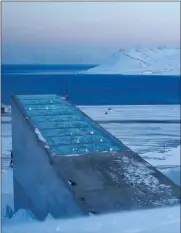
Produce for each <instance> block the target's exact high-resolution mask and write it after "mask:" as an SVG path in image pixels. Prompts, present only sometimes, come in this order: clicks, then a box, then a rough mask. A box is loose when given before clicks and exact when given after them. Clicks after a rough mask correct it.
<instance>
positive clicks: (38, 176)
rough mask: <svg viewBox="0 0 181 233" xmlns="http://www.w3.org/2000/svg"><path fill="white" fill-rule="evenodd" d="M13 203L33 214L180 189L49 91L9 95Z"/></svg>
mask: <svg viewBox="0 0 181 233" xmlns="http://www.w3.org/2000/svg"><path fill="white" fill-rule="evenodd" d="M12 148H13V157H14V171H13V172H14V205H15V211H17V210H18V209H22V208H23V209H29V210H31V211H32V213H33V214H34V215H35V216H36V218H37V219H39V220H43V219H45V218H46V217H47V214H48V213H50V214H51V215H52V216H53V217H55V218H67V217H76V216H82V215H90V214H102V213H109V212H115V211H122V210H130V209H142V208H153V207H162V206H167V205H174V204H177V203H179V200H180V189H179V187H178V186H177V185H175V184H174V183H173V182H172V181H170V180H169V179H168V178H167V177H165V176H164V175H163V174H162V173H161V172H159V171H158V170H157V169H155V168H154V167H153V166H151V165H150V164H149V163H147V162H146V161H145V160H144V159H142V158H141V157H140V156H139V155H137V154H136V153H134V152H133V151H131V150H130V149H129V148H128V147H126V146H125V145H124V144H122V143H121V142H120V141H119V140H117V139H116V138H115V137H114V136H112V135H111V134H110V133H108V132H107V131H106V130H105V129H103V128H102V127H101V126H99V125H98V124H97V123H96V122H94V121H93V120H92V119H90V118H89V117H88V116H87V115H85V114H84V113H83V112H81V111H80V110H79V109H78V108H76V107H75V106H73V105H72V104H71V103H69V102H67V101H66V100H63V99H62V98H61V97H59V96H57V95H21V96H20V95H16V96H13V97H12Z"/></svg>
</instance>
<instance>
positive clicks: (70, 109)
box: [17, 95, 126, 155]
mask: <svg viewBox="0 0 181 233" xmlns="http://www.w3.org/2000/svg"><path fill="white" fill-rule="evenodd" d="M17 97H18V100H19V102H20V103H21V104H22V105H23V108H24V110H25V112H26V114H27V115H28V117H29V118H30V120H31V121H32V124H33V125H34V126H35V127H36V128H38V130H39V131H40V132H41V134H42V136H43V137H44V138H45V140H46V142H47V143H48V145H49V147H50V148H51V149H52V151H54V152H55V153H56V154H57V155H71V154H85V153H90V152H106V151H111V152H113V151H123V150H125V149H126V147H125V146H124V145H122V144H121V143H119V142H118V141H116V140H115V139H113V138H111V137H110V136H109V134H108V133H107V132H106V131H105V130H103V129H102V128H101V127H99V125H97V124H96V123H95V122H94V121H93V120H91V119H90V118H89V117H87V116H86V115H85V114H83V113H82V112H81V111H80V110H79V109H77V108H76V107H75V106H73V105H72V104H70V103H68V102H66V101H65V100H63V99H61V97H59V96H57V95H32V96H31V95H26V96H17Z"/></svg>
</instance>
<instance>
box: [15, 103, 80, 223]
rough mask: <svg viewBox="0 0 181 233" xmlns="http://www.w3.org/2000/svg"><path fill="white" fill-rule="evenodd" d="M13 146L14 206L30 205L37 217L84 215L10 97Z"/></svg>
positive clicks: (17, 207)
mask: <svg viewBox="0 0 181 233" xmlns="http://www.w3.org/2000/svg"><path fill="white" fill-rule="evenodd" d="M12 148H13V157H14V180H15V183H14V195H15V209H16V211H17V210H18V209H20V208H25V207H27V208H29V209H30V210H31V211H32V212H33V213H34V214H35V216H36V217H37V218H38V219H44V218H45V217H46V216H47V214H48V213H51V214H52V215H53V216H54V217H73V216H79V215H83V212H82V211H81V210H80V208H79V207H78V206H77V205H76V203H75V201H74V200H73V196H72V194H71V193H70V192H69V191H68V189H67V188H66V187H65V184H64V182H63V181H62V180H61V178H60V177H58V176H57V174H56V172H55V170H54V168H53V166H52V165H51V161H50V158H49V156H48V154H47V151H46V150H45V148H44V147H43V146H42V143H41V142H40V141H39V140H38V138H37V137H36V134H35V132H34V131H33V128H32V127H31V125H30V124H29V123H28V121H27V119H26V118H25V116H23V114H22V112H21V111H20V108H19V106H18V105H17V104H16V103H15V101H14V100H12Z"/></svg>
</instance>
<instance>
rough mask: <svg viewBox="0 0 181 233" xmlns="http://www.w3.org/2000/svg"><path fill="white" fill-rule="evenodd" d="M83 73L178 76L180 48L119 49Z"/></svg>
mask: <svg viewBox="0 0 181 233" xmlns="http://www.w3.org/2000/svg"><path fill="white" fill-rule="evenodd" d="M83 73H90V74H91V73H92V74H144V75H147V74H149V75H150V74H159V75H160V74H162V75H163V74H164V75H167V74H168V75H179V74H180V48H169V47H155V48H134V49H120V50H119V51H118V52H116V53H115V54H113V55H112V56H111V57H110V58H109V59H108V60H107V61H106V62H104V63H103V64H101V65H99V66H97V67H95V68H92V69H89V70H88V71H86V72H83Z"/></svg>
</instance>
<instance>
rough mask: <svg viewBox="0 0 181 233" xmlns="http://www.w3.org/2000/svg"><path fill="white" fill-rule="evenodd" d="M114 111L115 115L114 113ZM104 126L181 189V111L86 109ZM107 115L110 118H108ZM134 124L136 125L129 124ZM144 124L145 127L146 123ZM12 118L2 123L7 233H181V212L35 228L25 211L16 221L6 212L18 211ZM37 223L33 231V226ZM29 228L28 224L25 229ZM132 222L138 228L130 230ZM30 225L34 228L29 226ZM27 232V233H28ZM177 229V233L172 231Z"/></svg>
mask: <svg viewBox="0 0 181 233" xmlns="http://www.w3.org/2000/svg"><path fill="white" fill-rule="evenodd" d="M108 108H109V110H108ZM80 109H81V110H82V111H84V112H85V113H86V114H88V115H89V116H90V117H92V118H93V119H94V120H97V121H98V122H101V125H102V126H103V127H104V128H105V129H106V130H108V131H109V132H111V133H112V134H113V135H114V136H116V137H117V138H118V139H120V140H121V141H122V142H123V143H124V144H126V145H127V146H128V147H130V148H131V149H132V150H134V151H136V152H138V153H139V154H140V155H141V156H142V157H143V158H144V159H146V160H147V161H148V162H149V163H151V164H153V165H154V166H156V167H157V168H158V169H160V170H161V171H162V172H163V173H164V174H165V175H167V176H168V177H169V178H170V179H172V180H173V181H174V182H175V183H176V184H178V185H180V123H179V121H180V106H179V105H172V106H80ZM105 112H107V114H105ZM126 120H130V121H131V123H130V122H129V123H128V122H126ZM140 122H141V123H140ZM11 147H12V145H11V118H10V116H7V117H6V116H3V117H2V224H3V233H5V232H12V233H15V232H34V231H35V229H36V230H37V231H38V232H51V233H52V232H54V231H59V232H100V231H101V232H120V229H121V232H127V233H128V232H130V233H131V232H132V233H133V232H134V233H136V232H140V233H141V232H145V233H146V232H150V233H151V232H154V231H156V230H157V231H158V232H163V233H166V232H173V233H174V232H179V227H180V220H179V217H180V210H179V209H180V206H178V207H173V208H166V209H163V210H162V209H160V210H159V209H158V210H147V211H138V212H128V213H120V214H113V215H107V216H100V217H91V218H89V219H86V218H85V219H77V220H67V221H62V220H60V221H55V220H47V221H46V222H45V223H36V222H35V223H32V221H35V220H32V216H31V214H30V213H29V212H27V211H25V210H21V211H19V212H18V213H17V214H16V215H15V216H14V217H13V218H12V219H10V220H9V219H7V217H6V206H7V205H9V206H10V207H11V208H13V180H12V169H11V168H9V162H10V150H11ZM29 221H31V227H30V223H29ZM23 222H24V223H23ZM130 222H131V223H132V224H130ZM26 224H28V225H26ZM22 229H23V231H22ZM170 229H171V231H170Z"/></svg>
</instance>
